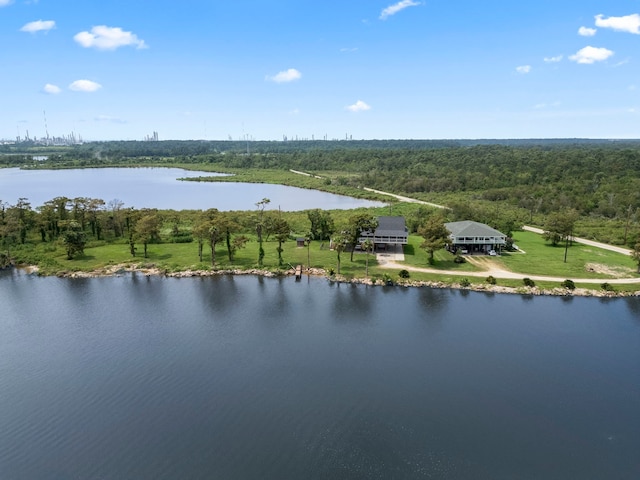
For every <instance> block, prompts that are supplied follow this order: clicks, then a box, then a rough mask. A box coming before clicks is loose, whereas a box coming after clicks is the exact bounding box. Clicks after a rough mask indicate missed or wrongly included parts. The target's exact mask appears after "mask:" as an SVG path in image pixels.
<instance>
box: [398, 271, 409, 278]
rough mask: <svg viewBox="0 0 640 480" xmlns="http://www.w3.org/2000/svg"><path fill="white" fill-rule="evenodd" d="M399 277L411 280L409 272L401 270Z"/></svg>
mask: <svg viewBox="0 0 640 480" xmlns="http://www.w3.org/2000/svg"><path fill="white" fill-rule="evenodd" d="M398 276H399V277H400V278H409V277H410V275H409V272H408V271H407V270H400V272H399V273H398Z"/></svg>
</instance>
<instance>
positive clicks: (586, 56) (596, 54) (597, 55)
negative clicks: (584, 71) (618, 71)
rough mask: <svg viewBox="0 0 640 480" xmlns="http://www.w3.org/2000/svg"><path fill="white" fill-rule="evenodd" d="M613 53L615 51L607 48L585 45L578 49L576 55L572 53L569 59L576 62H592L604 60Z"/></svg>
mask: <svg viewBox="0 0 640 480" xmlns="http://www.w3.org/2000/svg"><path fill="white" fill-rule="evenodd" d="M611 55H613V52H612V51H611V50H608V49H606V48H598V47H584V48H582V49H580V50H578V51H577V52H576V54H575V55H571V56H570V57H569V60H572V61H574V62H576V63H584V64H592V63H595V62H602V61H603V60H606V59H607V58H609V57H610V56H611Z"/></svg>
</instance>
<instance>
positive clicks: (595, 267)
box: [584, 263, 634, 277]
mask: <svg viewBox="0 0 640 480" xmlns="http://www.w3.org/2000/svg"><path fill="white" fill-rule="evenodd" d="M584 268H585V270H586V271H587V272H594V273H601V274H603V275H609V276H610V277H621V276H622V277H632V276H633V273H634V270H633V269H632V268H628V267H610V266H608V265H603V264H601V263H587V264H585V266H584Z"/></svg>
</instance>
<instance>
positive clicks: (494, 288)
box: [10, 264, 640, 298]
mask: <svg viewBox="0 0 640 480" xmlns="http://www.w3.org/2000/svg"><path fill="white" fill-rule="evenodd" d="M10 268H14V269H18V270H22V271H24V272H25V273H26V274H27V275H40V269H39V268H38V267H37V266H36V265H16V266H14V267H10ZM131 273H134V274H141V275H144V276H147V277H151V276H154V277H166V278H194V277H214V276H219V275H234V276H235V275H253V276H261V277H265V278H279V277H293V276H295V271H294V270H292V269H288V270H279V271H277V272H274V271H271V270H266V269H256V268H252V269H247V270H242V269H220V270H184V271H179V272H168V271H166V270H162V269H160V268H158V267H156V266H155V265H142V264H129V265H127V264H121V265H112V266H110V267H107V268H102V269H98V270H94V271H90V272H84V271H77V272H69V271H66V272H58V273H56V274H52V275H49V276H56V277H58V278H72V279H78V278H102V277H117V276H121V275H124V274H131ZM303 275H306V276H308V277H317V278H325V279H326V280H327V281H329V282H336V283H345V284H354V285H366V286H371V287H377V286H380V287H403V288H421V287H428V288H438V289H452V290H459V291H461V292H464V291H467V292H469V291H474V292H484V293H492V294H496V293H497V294H507V295H522V296H555V297H596V298H629V297H640V290H638V291H635V292H618V291H615V290H613V291H607V290H596V289H589V288H575V289H574V290H569V289H567V288H563V287H555V288H551V289H544V288H539V287H526V286H524V285H522V286H518V287H506V286H501V285H490V284H471V285H469V286H463V285H462V284H461V283H458V282H454V283H448V282H444V281H418V280H404V279H399V280H396V281H393V282H392V284H390V285H389V284H384V283H383V282H382V281H381V280H379V281H374V280H372V279H371V278H351V279H349V278H346V277H344V276H342V275H334V276H329V275H328V274H327V271H326V270H324V269H321V268H311V269H308V270H307V269H305V270H303Z"/></svg>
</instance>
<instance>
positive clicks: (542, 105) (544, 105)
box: [533, 102, 560, 110]
mask: <svg viewBox="0 0 640 480" xmlns="http://www.w3.org/2000/svg"><path fill="white" fill-rule="evenodd" d="M559 106H560V102H553V103H538V104H536V105H534V106H533V108H534V109H536V110H541V109H545V108H555V107H559Z"/></svg>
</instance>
